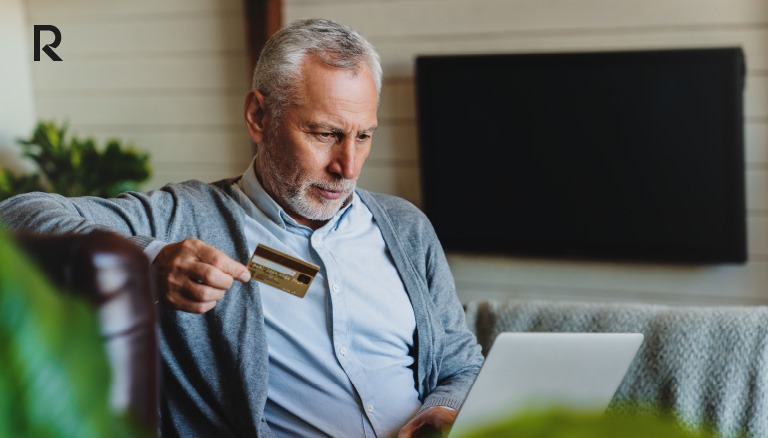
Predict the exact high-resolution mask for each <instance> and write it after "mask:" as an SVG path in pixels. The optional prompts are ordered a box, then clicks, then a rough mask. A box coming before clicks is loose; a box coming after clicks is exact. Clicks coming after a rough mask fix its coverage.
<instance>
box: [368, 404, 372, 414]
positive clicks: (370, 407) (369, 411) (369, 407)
mask: <svg viewBox="0 0 768 438" xmlns="http://www.w3.org/2000/svg"><path fill="white" fill-rule="evenodd" d="M371 412H373V405H368V413H369V414H370V413H371Z"/></svg>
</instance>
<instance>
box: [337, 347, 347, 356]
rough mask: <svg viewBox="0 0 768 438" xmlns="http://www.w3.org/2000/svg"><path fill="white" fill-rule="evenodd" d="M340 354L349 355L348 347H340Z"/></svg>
mask: <svg viewBox="0 0 768 438" xmlns="http://www.w3.org/2000/svg"><path fill="white" fill-rule="evenodd" d="M339 354H341V355H342V356H346V355H347V347H341V348H339Z"/></svg>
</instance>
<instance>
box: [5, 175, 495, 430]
mask: <svg viewBox="0 0 768 438" xmlns="http://www.w3.org/2000/svg"><path fill="white" fill-rule="evenodd" d="M232 182H233V180H231V179H230V180H222V181H217V182H215V183H212V184H208V183H203V182H199V181H187V182H184V183H180V184H169V185H166V186H165V187H163V188H162V189H160V190H157V191H153V192H148V193H137V192H130V193H124V194H122V195H120V196H119V197H117V198H113V199H102V198H94V197H83V198H64V197H62V196H59V195H50V194H42V193H33V194H27V195H20V196H17V197H14V198H11V199H9V200H7V201H5V202H3V203H2V204H0V214H2V216H3V217H4V219H5V220H6V224H7V225H8V226H9V227H10V228H11V230H14V231H22V230H24V231H36V232H59V233H60V232H88V231H91V230H93V229H97V228H101V229H104V228H106V229H109V230H112V231H116V232H118V233H120V234H123V235H125V236H128V237H129V238H130V239H131V240H133V241H134V242H136V243H137V244H138V245H140V246H142V247H144V246H146V245H147V244H149V243H150V242H151V241H153V240H154V239H159V240H163V241H166V242H177V241H180V240H183V239H185V238H190V237H194V238H197V239H200V240H202V241H204V242H206V243H208V244H210V245H213V246H214V247H216V248H218V249H220V250H222V251H224V252H225V253H226V254H227V255H229V256H230V257H232V258H233V259H235V260H239V261H241V262H243V263H245V262H247V260H248V259H249V257H250V254H249V253H248V248H247V245H246V238H245V235H244V233H243V229H244V227H243V219H244V215H245V212H244V211H243V209H242V208H241V207H240V205H239V204H238V203H237V201H236V200H235V198H234V197H233V193H232V191H231V183H232ZM357 193H358V195H359V196H360V198H361V199H362V200H363V202H364V203H365V204H366V205H367V206H368V207H369V208H370V210H371V211H372V213H373V217H374V219H375V220H376V222H377V224H378V226H379V228H380V229H381V233H382V235H383V236H384V240H385V242H386V244H387V247H388V248H389V251H390V253H391V255H392V259H393V260H394V263H395V265H396V267H397V270H398V272H399V273H400V276H401V278H402V281H403V284H404V285H405V288H406V290H407V292H408V295H409V297H410V300H411V304H412V305H413V311H414V314H415V316H416V333H415V339H416V344H417V359H416V369H415V373H414V374H415V386H416V389H417V390H418V392H419V396H420V399H421V400H422V402H423V408H422V409H425V408H427V407H430V406H435V405H442V406H449V407H452V408H455V409H458V408H459V407H460V406H461V403H462V402H463V400H464V398H465V396H466V394H467V392H468V391H469V388H470V386H471V385H472V383H473V382H474V379H475V377H476V375H477V373H478V371H479V369H480V366H481V365H482V361H483V357H482V354H481V350H480V346H479V345H478V344H477V341H476V338H475V336H474V335H473V334H472V332H471V331H469V329H468V328H467V325H466V323H465V316H464V311H463V308H462V305H461V303H460V301H459V299H458V297H457V296H456V293H455V292H456V291H455V285H454V282H453V277H452V275H451V273H450V270H449V267H448V263H447V261H446V258H445V255H444V253H443V250H442V248H441V246H440V243H439V241H438V239H437V237H436V235H435V233H434V230H433V228H432V226H431V224H430V222H429V221H428V219H427V218H426V216H425V215H424V214H423V213H422V212H421V211H420V210H419V209H418V208H416V207H415V206H414V205H413V204H411V203H409V202H407V201H405V200H403V199H400V198H396V197H393V196H388V195H383V194H376V193H371V192H367V191H365V190H362V189H358V190H357ZM159 318H160V333H159V335H160V348H161V357H162V377H161V378H162V401H161V415H162V421H161V424H162V432H163V435H164V436H184V437H193V436H201V437H208V436H217V437H228V436H231V437H235V436H238V437H242V436H257V435H258V436H272V433H271V432H270V431H269V428H268V427H267V425H266V422H265V420H264V418H263V412H264V404H265V401H266V397H267V372H268V363H267V362H268V360H267V345H266V341H265V331H264V316H263V314H262V309H261V300H260V295H259V286H258V283H257V282H255V281H251V282H249V283H247V284H242V283H239V282H235V284H234V286H233V287H232V288H231V289H230V290H229V291H228V292H227V293H226V294H225V297H224V299H222V300H220V301H219V303H218V304H217V305H216V307H215V308H214V309H213V310H211V311H210V312H208V313H205V314H202V315H198V314H192V313H186V312H182V311H177V310H175V309H173V308H171V307H170V306H167V305H164V304H160V308H159Z"/></svg>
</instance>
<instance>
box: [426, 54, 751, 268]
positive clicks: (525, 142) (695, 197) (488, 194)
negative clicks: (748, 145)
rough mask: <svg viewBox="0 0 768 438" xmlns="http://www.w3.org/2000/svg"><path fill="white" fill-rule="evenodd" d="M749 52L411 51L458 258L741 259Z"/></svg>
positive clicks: (443, 210)
mask: <svg viewBox="0 0 768 438" xmlns="http://www.w3.org/2000/svg"><path fill="white" fill-rule="evenodd" d="M744 71H745V67H744V59H743V53H742V50H741V49H740V48H698V49H667V50H642V51H623V52H580V53H542V54H498V55H450V56H444V55H431V56H427V55H423V56H417V57H416V71H415V75H416V77H415V80H416V98H417V117H418V132H419V142H420V146H419V147H420V168H421V169H420V170H421V176H422V189H423V197H422V198H423V199H422V201H423V209H424V212H425V213H426V214H427V216H428V217H429V218H430V220H431V221H432V223H433V225H434V226H435V230H436V232H437V234H438V237H439V238H440V240H441V242H442V243H443V245H444V247H445V249H446V250H447V251H457V252H470V253H493V254H499V253H500V254H509V255H517V256H536V257H538V256H543V257H557V258H574V257H575V258H590V259H604V260H629V261H633V260H634V261H650V262H679V263H720V262H744V261H745V260H746V258H747V250H746V247H747V244H746V240H747V238H746V211H745V210H746V208H745V189H744V146H743V114H742V113H743V102H742V97H743V96H742V94H743V85H744Z"/></svg>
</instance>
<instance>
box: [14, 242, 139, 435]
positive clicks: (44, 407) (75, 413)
mask: <svg viewBox="0 0 768 438" xmlns="http://www.w3.org/2000/svg"><path fill="white" fill-rule="evenodd" d="M0 260H3V263H0V437H35V438H69V437H72V438H102V437H109V438H124V437H125V438H127V437H149V436H151V435H150V433H149V431H146V430H141V429H140V428H139V427H137V423H135V422H133V421H132V420H131V419H130V418H129V417H127V416H125V415H117V414H115V413H114V412H113V411H112V409H111V407H110V403H109V394H108V390H109V387H110V366H109V363H108V361H107V356H106V351H105V349H104V344H103V340H102V339H101V335H100V331H99V325H98V321H97V316H96V310H95V309H94V308H93V307H92V306H89V305H88V304H86V303H85V302H83V301H81V300H79V299H77V298H75V297H74V295H71V294H64V293H58V292H57V291H56V290H55V289H54V288H53V286H51V285H50V284H49V283H48V281H47V279H46V278H45V277H44V276H43V275H42V274H41V273H40V272H39V271H38V270H37V269H36V267H35V266H34V265H33V264H32V262H31V261H30V260H29V259H28V258H27V257H26V256H25V254H24V253H23V252H22V251H21V250H20V249H19V248H18V247H17V246H16V245H15V244H14V243H13V241H12V240H11V238H10V237H8V236H7V235H6V234H5V233H4V232H3V233H1V234H0Z"/></svg>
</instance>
